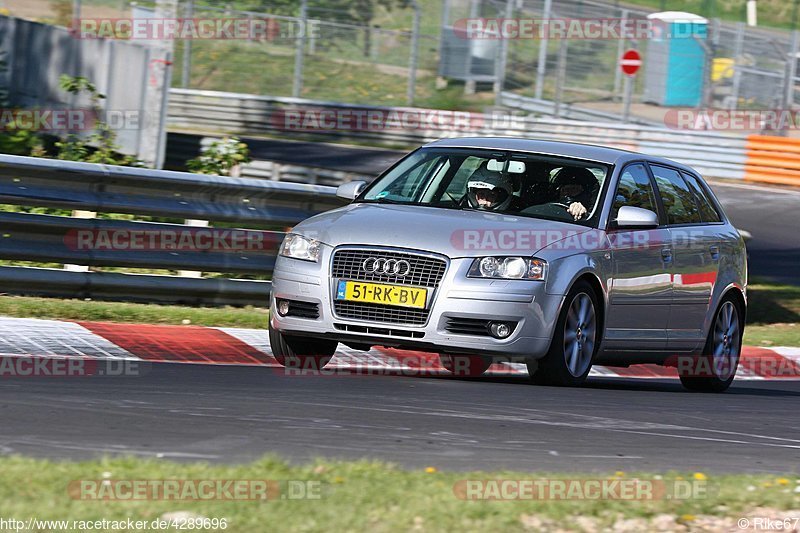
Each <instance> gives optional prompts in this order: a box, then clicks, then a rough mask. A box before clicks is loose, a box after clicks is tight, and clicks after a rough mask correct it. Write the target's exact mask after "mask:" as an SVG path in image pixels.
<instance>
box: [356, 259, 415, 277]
mask: <svg viewBox="0 0 800 533" xmlns="http://www.w3.org/2000/svg"><path fill="white" fill-rule="evenodd" d="M361 268H362V269H363V270H364V272H368V273H370V274H394V275H395V276H400V277H403V276H405V275H406V274H408V273H409V272H411V263H409V262H408V261H406V260H405V259H385V258H383V257H368V258H366V259H365V260H364V262H363V263H361Z"/></svg>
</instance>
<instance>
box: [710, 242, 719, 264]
mask: <svg viewBox="0 0 800 533" xmlns="http://www.w3.org/2000/svg"><path fill="white" fill-rule="evenodd" d="M708 251H709V252H711V259H713V260H714V261H716V260H717V259H719V246H717V245H716V244H715V245H713V246H710V247H709V248H708Z"/></svg>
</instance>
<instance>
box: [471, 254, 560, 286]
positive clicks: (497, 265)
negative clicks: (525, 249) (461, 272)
mask: <svg viewBox="0 0 800 533" xmlns="http://www.w3.org/2000/svg"><path fill="white" fill-rule="evenodd" d="M546 275H547V261H543V260H542V259H535V258H528V257H479V258H477V259H475V261H473V262H472V266H470V267H469V272H468V273H467V276H468V277H470V278H495V279H527V280H536V281H544V279H545V276H546Z"/></svg>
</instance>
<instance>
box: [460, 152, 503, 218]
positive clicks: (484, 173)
mask: <svg viewBox="0 0 800 533" xmlns="http://www.w3.org/2000/svg"><path fill="white" fill-rule="evenodd" d="M513 193H514V184H513V182H512V181H511V178H510V177H508V176H506V175H504V174H501V173H499V172H493V171H491V170H488V169H487V168H486V167H485V163H484V165H482V166H481V167H480V168H478V169H477V170H476V171H475V172H473V173H472V176H470V177H469V181H467V200H468V201H469V205H470V207H473V208H475V209H487V210H491V211H500V210H503V209H506V208H507V207H508V206H509V204H511V199H512V194H513ZM479 197H480V198H479ZM487 202H488V203H487Z"/></svg>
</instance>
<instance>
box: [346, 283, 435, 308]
mask: <svg viewBox="0 0 800 533" xmlns="http://www.w3.org/2000/svg"><path fill="white" fill-rule="evenodd" d="M427 297H428V291H427V289H418V288H416V287H404V286H402V285H384V284H381V283H362V282H360V281H340V282H339V285H338V286H337V287H336V299H337V300H347V301H350V302H368V303H374V304H383V305H396V306H398V307H416V308H419V309H425V303H426V300H427Z"/></svg>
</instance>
